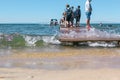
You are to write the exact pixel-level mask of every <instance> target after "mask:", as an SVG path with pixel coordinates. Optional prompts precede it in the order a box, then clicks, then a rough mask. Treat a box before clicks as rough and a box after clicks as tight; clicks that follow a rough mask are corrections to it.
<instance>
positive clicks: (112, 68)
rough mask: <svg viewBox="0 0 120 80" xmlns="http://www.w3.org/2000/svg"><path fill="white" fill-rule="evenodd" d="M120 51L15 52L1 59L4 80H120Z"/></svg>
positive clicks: (104, 49) (1, 78)
mask: <svg viewBox="0 0 120 80" xmlns="http://www.w3.org/2000/svg"><path fill="white" fill-rule="evenodd" d="M119 61H120V50H119V48H88V49H85V48H81V49H75V48H73V49H71V48H65V49H63V50H61V51H57V52H56V51H43V52H39V51H38V52H37V51H34V52H29V51H28V50H27V51H25V50H23V51H22V50H12V54H10V55H7V56H6V55H5V56H2V57H0V66H1V65H4V66H1V68H0V80H119V79H120V64H119Z"/></svg>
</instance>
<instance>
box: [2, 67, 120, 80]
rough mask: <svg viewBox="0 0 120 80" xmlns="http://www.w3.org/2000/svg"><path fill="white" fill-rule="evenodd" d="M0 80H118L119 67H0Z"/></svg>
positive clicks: (119, 78)
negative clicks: (62, 68) (69, 68)
mask: <svg viewBox="0 0 120 80" xmlns="http://www.w3.org/2000/svg"><path fill="white" fill-rule="evenodd" d="M0 80H120V69H97V70H96V69H94V70H90V69H85V70H84V69H83V70H81V69H75V70H40V69H18V68H16V69H6V68H0Z"/></svg>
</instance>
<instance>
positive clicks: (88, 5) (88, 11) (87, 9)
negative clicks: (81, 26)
mask: <svg viewBox="0 0 120 80" xmlns="http://www.w3.org/2000/svg"><path fill="white" fill-rule="evenodd" d="M91 1H92V0H86V3H85V13H86V17H87V21H86V24H87V26H86V27H87V29H88V30H90V28H91V26H90V16H91V13H92V6H91V3H90V2H91Z"/></svg>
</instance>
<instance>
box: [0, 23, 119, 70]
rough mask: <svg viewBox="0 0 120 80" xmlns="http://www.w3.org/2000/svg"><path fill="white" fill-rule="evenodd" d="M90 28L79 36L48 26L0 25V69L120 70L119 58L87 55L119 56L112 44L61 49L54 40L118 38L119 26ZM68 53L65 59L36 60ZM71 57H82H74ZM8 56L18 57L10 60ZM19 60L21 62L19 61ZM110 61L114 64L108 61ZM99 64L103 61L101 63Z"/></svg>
mask: <svg viewBox="0 0 120 80" xmlns="http://www.w3.org/2000/svg"><path fill="white" fill-rule="evenodd" d="M81 26H83V27H84V26H85V24H81ZM91 26H92V29H91V30H90V31H87V32H84V31H83V33H82V35H81V34H77V33H76V32H73V31H71V32H70V33H69V34H66V33H65V34H61V33H60V32H59V28H60V26H59V25H57V26H49V24H0V67H27V68H28V67H30V68H45V69H55V68H60V69H66V68H67V69H68V68H71V67H72V68H94V67H95V68H98V67H101V66H100V65H99V64H103V65H104V66H102V67H106V66H107V67H109V68H111V67H114V68H116V67H117V68H120V64H119V61H120V58H119V57H111V56H110V57H106V56H104V57H100V56H95V55H94V56H91V54H98V55H99V54H110V55H111V54H112V55H119V54H120V49H119V47H118V46H117V45H116V44H114V43H105V42H101V43H99V42H94V43H92V42H87V43H81V45H79V46H73V45H72V46H64V45H62V44H61V42H60V41H59V40H58V37H59V35H64V36H66V35H67V36H69V37H74V35H78V36H77V37H82V36H83V37H84V36H86V37H88V38H90V37H93V36H95V37H116V38H118V37H120V24H102V25H99V24H91ZM71 50H73V56H71V57H67V58H65V57H59V58H57V57H56V58H41V57H37V56H39V54H40V53H51V54H52V53H55V54H57V53H58V54H63V53H65V52H66V51H67V52H66V53H71V54H72V51H71ZM74 50H75V51H76V50H77V51H78V52H74ZM64 51H65V52H64ZM36 53H38V54H36ZM66 53H65V54H66ZM74 53H78V54H84V55H82V56H76V57H75V56H74ZM24 54H25V55H26V57H27V56H29V54H30V55H32V56H34V55H36V57H33V58H26V57H25V56H24ZM27 54H28V55H27ZM89 54H90V55H89ZM11 55H12V56H13V55H19V56H15V57H11ZM52 55H53V54H52ZM87 55H88V56H87ZM20 56H23V57H25V58H24V59H23V58H22V57H20ZM112 59H114V60H113V61H112ZM101 60H103V61H102V62H101ZM106 60H107V61H106ZM109 60H110V61H109ZM69 61H70V62H69ZM95 61H96V62H95ZM104 61H106V62H104ZM81 62H82V64H81ZM68 65H69V66H68ZM75 65H76V66H75ZM93 65H94V66H93Z"/></svg>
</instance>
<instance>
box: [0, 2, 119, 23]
mask: <svg viewBox="0 0 120 80" xmlns="http://www.w3.org/2000/svg"><path fill="white" fill-rule="evenodd" d="M85 1H86V0H0V23H46V22H49V21H50V19H51V18H57V19H58V20H59V19H60V18H61V17H62V12H63V11H64V9H65V5H66V4H70V5H71V6H74V7H77V6H78V5H80V6H81V12H82V17H81V23H85V20H86V16H85V11H84V4H85ZM91 4H92V7H93V12H92V16H91V22H93V23H96V22H98V23H99V22H105V23H106V22H115V23H119V22H120V9H119V8H120V0H92V3H91Z"/></svg>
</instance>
